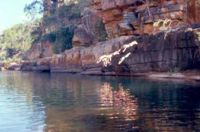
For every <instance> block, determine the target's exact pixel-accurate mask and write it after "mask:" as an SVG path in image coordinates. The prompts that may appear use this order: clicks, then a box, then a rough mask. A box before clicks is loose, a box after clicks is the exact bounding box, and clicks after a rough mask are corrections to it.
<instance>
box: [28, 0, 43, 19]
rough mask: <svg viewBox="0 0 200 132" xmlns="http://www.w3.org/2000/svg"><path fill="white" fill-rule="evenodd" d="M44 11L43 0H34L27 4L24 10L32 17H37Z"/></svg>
mask: <svg viewBox="0 0 200 132" xmlns="http://www.w3.org/2000/svg"><path fill="white" fill-rule="evenodd" d="M43 11H44V8H43V2H42V0H33V1H32V2H31V3H29V4H26V5H25V7H24V12H25V13H26V15H27V16H28V17H31V19H35V18H37V17H36V16H38V15H40V14H42V13H43Z"/></svg>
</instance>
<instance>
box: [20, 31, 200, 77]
mask: <svg viewBox="0 0 200 132" xmlns="http://www.w3.org/2000/svg"><path fill="white" fill-rule="evenodd" d="M196 32H197V31H196V30H191V29H190V30H188V29H184V30H177V31H171V32H161V33H157V34H156V35H145V36H138V37H134V36H124V37H119V38H117V39H113V40H110V41H106V42H101V43H98V44H96V45H95V46H92V47H88V48H80V47H77V48H73V49H71V50H66V52H65V53H63V54H60V55H55V56H53V57H52V58H46V59H41V60H40V61H38V62H35V65H34V68H33V69H34V70H37V66H38V70H39V71H40V70H50V71H51V72H72V73H81V74H98V75H134V74H135V73H144V72H168V71H183V70H191V69H200V50H199V48H200V42H199V40H198V37H197V34H196ZM198 32H199V31H198ZM133 41H136V42H138V44H137V45H132V46H130V47H125V44H129V43H130V42H133ZM116 51H118V53H119V54H115V55H113V56H111V58H110V63H109V64H108V65H107V66H105V65H103V63H97V61H98V60H99V58H100V57H101V56H103V55H107V56H109V55H110V54H112V53H113V52H116ZM122 59H123V61H121V60H122ZM120 61H121V62H120ZM119 62H120V63H119ZM23 68H24V69H26V70H27V69H28V68H26V65H25V66H24V67H23ZM29 68H30V70H31V67H29Z"/></svg>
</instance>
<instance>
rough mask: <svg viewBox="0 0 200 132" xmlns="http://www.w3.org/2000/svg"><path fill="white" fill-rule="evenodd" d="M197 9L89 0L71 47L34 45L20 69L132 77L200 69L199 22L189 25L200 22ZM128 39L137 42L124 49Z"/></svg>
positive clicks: (178, 3) (169, 0) (159, 0)
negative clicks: (61, 49)
mask: <svg viewBox="0 0 200 132" xmlns="http://www.w3.org/2000/svg"><path fill="white" fill-rule="evenodd" d="M199 11H200V10H199V7H198V8H197V6H196V4H195V3H194V1H193V0H191V1H188V2H185V1H184V0H151V1H150V2H147V1H144V0H91V4H90V6H89V7H87V8H85V9H84V10H83V11H82V12H81V17H80V18H79V20H78V21H77V23H76V24H77V25H76V27H75V30H74V34H73V39H72V42H73V48H72V49H69V50H65V52H64V53H61V54H57V55H55V54H53V51H52V44H51V43H48V42H43V43H40V44H38V45H35V46H33V47H32V50H31V51H30V52H29V55H28V56H30V57H29V59H30V60H32V61H29V62H24V63H23V64H22V70H36V71H51V72H72V73H81V74H100V75H133V74H135V73H142V72H152V71H154V72H166V71H182V70H188V69H200V65H199V64H200V59H199V58H200V53H199V46H200V44H199V39H198V37H197V32H199V31H197V30H199V29H196V28H199V25H198V24H197V25H195V26H194V25H193V26H190V25H192V24H195V23H199V22H200V19H199V18H198V17H197V16H198V15H197V14H198V12H199ZM188 27H193V28H194V29H190V28H188ZM198 34H199V33H198ZM66 37H67V36H66ZM133 41H136V42H137V43H138V44H137V45H132V46H130V47H129V46H128V47H126V46H127V45H126V44H129V43H131V42H133ZM102 56H104V57H107V58H104V60H102V61H99V59H100V58H101V57H102ZM103 61H108V62H106V66H105V65H104V64H105V63H104V62H103ZM97 62H102V63H97Z"/></svg>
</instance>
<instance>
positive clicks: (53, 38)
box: [41, 32, 56, 43]
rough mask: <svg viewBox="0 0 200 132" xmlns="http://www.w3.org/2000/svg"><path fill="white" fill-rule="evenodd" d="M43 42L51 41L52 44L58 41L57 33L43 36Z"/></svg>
mask: <svg viewBox="0 0 200 132" xmlns="http://www.w3.org/2000/svg"><path fill="white" fill-rule="evenodd" d="M41 41H49V42H50V43H54V42H55V41H56V33H55V32H51V33H48V34H45V35H43V36H42V37H41Z"/></svg>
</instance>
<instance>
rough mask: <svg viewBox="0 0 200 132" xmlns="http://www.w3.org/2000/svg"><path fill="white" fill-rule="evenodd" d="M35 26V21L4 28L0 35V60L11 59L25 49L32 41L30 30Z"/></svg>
mask: <svg viewBox="0 0 200 132" xmlns="http://www.w3.org/2000/svg"><path fill="white" fill-rule="evenodd" d="M35 26H36V23H26V24H18V25H15V26H14V27H12V28H10V29H7V30H5V31H4V32H3V33H2V35H1V36H0V60H1V61H3V60H7V59H11V58H13V57H14V56H15V55H17V54H20V53H22V52H25V51H27V50H28V49H29V48H30V46H31V43H32V41H33V38H32V36H31V32H32V31H33V30H34V28H35Z"/></svg>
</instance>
